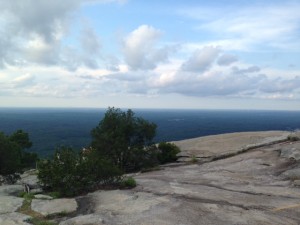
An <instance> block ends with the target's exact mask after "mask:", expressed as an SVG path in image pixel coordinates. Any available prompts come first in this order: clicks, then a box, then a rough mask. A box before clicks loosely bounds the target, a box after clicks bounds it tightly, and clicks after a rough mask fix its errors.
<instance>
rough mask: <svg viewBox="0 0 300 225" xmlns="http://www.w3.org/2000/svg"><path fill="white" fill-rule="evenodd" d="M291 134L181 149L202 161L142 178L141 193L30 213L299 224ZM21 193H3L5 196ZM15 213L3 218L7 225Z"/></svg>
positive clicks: (203, 141)
mask: <svg viewBox="0 0 300 225" xmlns="http://www.w3.org/2000/svg"><path fill="white" fill-rule="evenodd" d="M288 135H289V133H288V132H278V131H277V132H249V133H235V134H225V135H223V136H222V135H217V136H209V137H206V138H205V137H202V138H199V139H197V140H196V139H193V140H191V142H190V143H189V142H188V141H186V140H185V141H182V142H181V143H180V142H177V144H178V145H179V146H181V148H182V150H183V153H182V155H185V156H187V157H190V156H191V155H196V156H197V157H198V159H199V161H198V162H197V163H194V164H192V163H191V162H186V163H178V164H177V165H176V164H172V165H170V166H164V167H163V169H162V170H160V171H153V172H148V173H140V174H135V175H133V176H134V177H135V179H136V180H137V184H138V186H137V187H136V188H134V189H131V190H110V191H96V192H93V193H90V194H87V195H85V196H80V197H77V198H76V199H72V200H70V199H69V200H64V199H55V200H40V199H34V200H33V201H32V205H31V208H32V209H33V210H34V211H36V212H39V213H41V214H43V215H45V216H46V215H53V214H55V213H57V212H58V211H60V212H71V214H67V215H66V216H64V217H63V218H56V221H57V222H59V224H60V225H71V224H72V225H73V224H74V225H91V224H93V225H103V224H105V225H123V224H124V225H157V224H159V225H299V224H300V179H298V178H299V177H300V159H299V157H298V154H299V152H300V141H295V139H294V141H293V142H291V141H289V140H288V138H287V137H288ZM204 159H205V160H204ZM183 161H184V160H183ZM18 188H20V186H19V187H18V186H16V187H15V189H18ZM1 190H2V192H1ZM15 191H16V190H15ZM15 191H10V188H7V187H2V189H1V188H0V196H1V193H2V197H4V198H5V197H13V196H11V194H10V193H14V192H15ZM3 193H5V194H3ZM14 198H16V197H14ZM2 202H3V201H1V200H0V204H1V203H2ZM54 203H55V204H54ZM68 205H69V206H70V209H71V210H68V208H67V206H68ZM77 205H78V207H77ZM13 211H14V209H12V212H8V213H4V214H1V213H0V224H1V225H2V223H1V221H4V220H5V219H6V218H8V217H9V216H10V215H11V214H12V213H14V212H13ZM1 219H2V220H1ZM9 219H10V222H11V223H9V224H21V225H23V224H24V223H26V222H24V215H21V217H20V220H17V221H19V223H16V222H15V221H14V220H12V219H13V218H12V217H9Z"/></svg>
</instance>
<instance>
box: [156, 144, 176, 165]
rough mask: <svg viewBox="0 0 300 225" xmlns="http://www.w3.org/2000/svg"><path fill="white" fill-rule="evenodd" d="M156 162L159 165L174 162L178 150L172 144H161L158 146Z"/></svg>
mask: <svg viewBox="0 0 300 225" xmlns="http://www.w3.org/2000/svg"><path fill="white" fill-rule="evenodd" d="M158 150H159V154H158V160H159V161H160V163H168V162H174V161H176V160H177V158H178V157H177V154H178V153H179V152H180V149H179V148H178V147H177V146H176V145H175V144H173V143H166V142H161V143H159V145H158Z"/></svg>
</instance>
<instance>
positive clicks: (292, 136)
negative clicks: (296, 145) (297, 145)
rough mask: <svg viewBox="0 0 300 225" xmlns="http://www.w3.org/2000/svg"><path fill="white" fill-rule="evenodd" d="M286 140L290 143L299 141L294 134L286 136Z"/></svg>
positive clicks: (299, 138)
mask: <svg viewBox="0 0 300 225" xmlns="http://www.w3.org/2000/svg"><path fill="white" fill-rule="evenodd" d="M288 140H289V141H291V142H294V141H299V140H300V137H298V136H297V135H295V134H290V135H289V136H288Z"/></svg>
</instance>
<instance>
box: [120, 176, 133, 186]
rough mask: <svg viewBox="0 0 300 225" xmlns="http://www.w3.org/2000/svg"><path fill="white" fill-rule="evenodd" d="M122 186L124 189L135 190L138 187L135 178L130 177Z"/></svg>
mask: <svg viewBox="0 0 300 225" xmlns="http://www.w3.org/2000/svg"><path fill="white" fill-rule="evenodd" d="M121 186H122V187H124V188H134V187H136V181H135V179H134V178H133V177H128V178H127V179H125V180H123V181H122V183H121Z"/></svg>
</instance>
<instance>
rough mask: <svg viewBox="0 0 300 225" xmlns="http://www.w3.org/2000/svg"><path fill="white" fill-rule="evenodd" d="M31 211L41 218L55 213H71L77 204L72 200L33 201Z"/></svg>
mask: <svg viewBox="0 0 300 225" xmlns="http://www.w3.org/2000/svg"><path fill="white" fill-rule="evenodd" d="M31 209H32V210H33V211H35V212H38V213H40V214H42V215H43V216H49V215H53V214H57V213H72V212H75V211H76V209H77V202H76V201H75V199H73V198H62V199H54V200H42V199H33V200H32V203H31Z"/></svg>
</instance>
